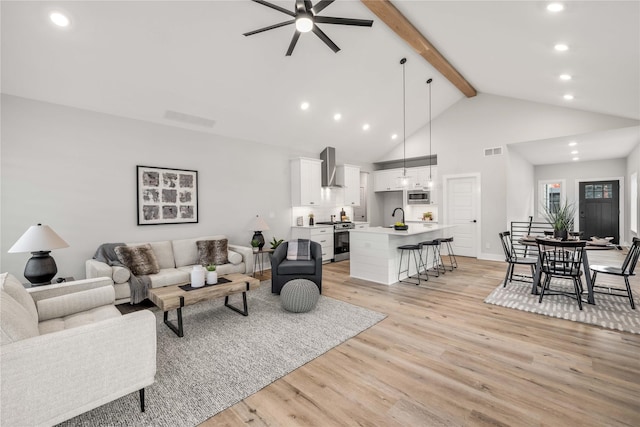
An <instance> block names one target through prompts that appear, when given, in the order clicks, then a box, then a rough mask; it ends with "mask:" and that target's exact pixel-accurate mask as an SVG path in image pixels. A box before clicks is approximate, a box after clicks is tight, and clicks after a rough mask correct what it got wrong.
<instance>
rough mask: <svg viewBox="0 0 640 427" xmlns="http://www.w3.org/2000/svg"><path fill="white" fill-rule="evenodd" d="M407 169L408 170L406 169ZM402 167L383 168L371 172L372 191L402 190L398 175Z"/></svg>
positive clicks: (399, 175)
mask: <svg viewBox="0 0 640 427" xmlns="http://www.w3.org/2000/svg"><path fill="white" fill-rule="evenodd" d="M407 171H408V170H407ZM401 176H402V169H385V170H379V171H374V172H373V191H397V190H403V189H404V187H402V183H401V182H400V177H401Z"/></svg>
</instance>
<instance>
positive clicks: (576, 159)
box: [571, 157, 580, 162]
mask: <svg viewBox="0 0 640 427" xmlns="http://www.w3.org/2000/svg"><path fill="white" fill-rule="evenodd" d="M571 160H573V161H574V162H577V161H578V160H580V157H574V158H573V159H571Z"/></svg>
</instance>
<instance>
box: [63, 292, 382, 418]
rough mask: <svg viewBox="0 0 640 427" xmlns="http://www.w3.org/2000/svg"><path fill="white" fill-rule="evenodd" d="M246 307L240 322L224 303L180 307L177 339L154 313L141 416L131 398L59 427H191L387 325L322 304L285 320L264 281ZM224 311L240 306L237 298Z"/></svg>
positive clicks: (376, 317) (324, 300)
mask: <svg viewBox="0 0 640 427" xmlns="http://www.w3.org/2000/svg"><path fill="white" fill-rule="evenodd" d="M247 300H248V304H249V316H247V317H245V316H242V315H240V314H238V313H235V312H233V311H231V310H230V309H228V308H226V307H224V298H222V299H219V300H215V301H210V302H203V303H200V304H196V305H193V306H189V307H185V308H184V309H183V318H184V335H185V336H184V337H183V338H178V336H177V335H175V334H174V333H173V332H172V331H171V330H169V328H167V326H166V325H164V323H162V312H160V311H159V310H156V311H157V312H156V318H157V334H158V359H157V360H158V372H157V374H156V382H155V383H154V384H153V385H152V386H150V387H148V388H147V389H146V399H145V400H146V411H145V412H144V413H141V412H140V409H139V400H138V393H132V394H130V395H127V396H125V397H123V398H120V399H118V400H116V401H114V402H111V403H108V404H106V405H103V406H101V407H99V408H97V409H94V410H93V411H90V412H87V413H85V414H83V415H80V416H78V417H76V418H73V419H71V420H69V421H67V422H65V423H63V425H84V426H124V425H126V426H195V425H197V424H199V423H201V422H203V421H205V420H206V419H208V418H209V417H211V416H213V415H215V414H217V413H218V412H220V411H222V410H224V409H226V408H228V407H230V406H232V405H234V404H235V403H237V402H239V401H240V400H242V399H244V398H246V397H248V396H250V395H251V394H253V393H255V392H257V391H258V390H260V389H262V388H263V387H265V386H267V385H269V384H270V383H272V382H273V381H275V380H277V379H278V378H280V377H282V376H284V375H286V374H288V373H289V372H291V371H293V370H295V369H296V368H298V367H300V366H302V365H304V364H305V363H307V362H309V361H311V360H313V359H314V358H316V357H318V356H320V355H322V354H323V353H325V352H327V351H329V350H331V349H332V348H333V347H335V346H337V345H338V344H340V343H342V342H344V341H346V340H348V339H349V338H351V337H353V336H355V335H357V334H359V333H360V332H362V331H364V330H365V329H367V328H369V327H371V326H373V325H375V324H376V323H378V322H379V321H381V320H382V319H384V318H385V317H386V316H385V315H384V314H381V313H378V312H375V311H371V310H368V309H365V308H361V307H358V306H355V305H352V304H349V303H346V302H342V301H338V300H335V299H332V298H328V297H324V296H321V297H320V300H319V301H318V304H317V306H316V307H315V309H313V310H312V311H310V312H308V313H298V314H295V313H289V312H286V311H284V310H283V309H282V308H281V306H280V300H279V296H277V295H273V294H271V282H269V281H265V282H262V283H261V286H260V288H259V289H256V290H255V291H251V292H248V293H247ZM230 303H231V304H234V305H239V306H241V304H242V297H241V295H239V294H238V295H234V296H232V297H231V300H230ZM172 316H173V317H172ZM169 318H170V319H175V313H172V314H171V315H170V317H169Z"/></svg>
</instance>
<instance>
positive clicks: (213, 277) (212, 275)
mask: <svg viewBox="0 0 640 427" xmlns="http://www.w3.org/2000/svg"><path fill="white" fill-rule="evenodd" d="M216 283H218V272H217V271H207V285H215V284H216Z"/></svg>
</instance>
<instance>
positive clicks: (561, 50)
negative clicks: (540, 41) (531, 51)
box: [553, 43, 569, 52]
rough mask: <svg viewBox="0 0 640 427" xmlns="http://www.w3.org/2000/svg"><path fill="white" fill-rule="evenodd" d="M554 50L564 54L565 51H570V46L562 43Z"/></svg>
mask: <svg viewBox="0 0 640 427" xmlns="http://www.w3.org/2000/svg"><path fill="white" fill-rule="evenodd" d="M553 48H554V49H555V50H557V51H558V52H564V51H567V50H569V46H567V45H566V44H562V43H558V44H557V45H555V46H554V47H553Z"/></svg>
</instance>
